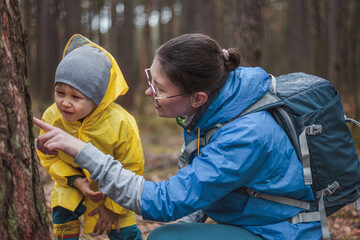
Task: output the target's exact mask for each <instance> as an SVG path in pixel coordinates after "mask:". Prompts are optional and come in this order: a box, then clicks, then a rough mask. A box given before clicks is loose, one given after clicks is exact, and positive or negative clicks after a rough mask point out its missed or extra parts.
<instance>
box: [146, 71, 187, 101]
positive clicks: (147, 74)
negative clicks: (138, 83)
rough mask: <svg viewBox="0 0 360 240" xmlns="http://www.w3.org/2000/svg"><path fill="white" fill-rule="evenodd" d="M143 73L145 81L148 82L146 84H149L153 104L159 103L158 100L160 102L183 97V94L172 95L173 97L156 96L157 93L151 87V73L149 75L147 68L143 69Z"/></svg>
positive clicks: (152, 86)
mask: <svg viewBox="0 0 360 240" xmlns="http://www.w3.org/2000/svg"><path fill="white" fill-rule="evenodd" d="M145 73H146V77H147V80H148V84H149V87H150V89H151V91H152V96H153V99H154V102H155V103H156V104H158V103H159V100H162V99H167V98H174V97H178V96H183V95H184V94H177V95H173V96H167V97H159V96H158V95H157V92H156V89H155V87H154V85H152V77H151V73H150V68H147V69H145Z"/></svg>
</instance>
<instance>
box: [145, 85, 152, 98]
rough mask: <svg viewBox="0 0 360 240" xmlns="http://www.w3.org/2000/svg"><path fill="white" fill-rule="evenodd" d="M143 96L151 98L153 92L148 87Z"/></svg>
mask: <svg viewBox="0 0 360 240" xmlns="http://www.w3.org/2000/svg"><path fill="white" fill-rule="evenodd" d="M145 95H146V96H148V97H152V95H153V92H152V90H151V87H150V86H149V87H148V88H147V89H146V90H145Z"/></svg>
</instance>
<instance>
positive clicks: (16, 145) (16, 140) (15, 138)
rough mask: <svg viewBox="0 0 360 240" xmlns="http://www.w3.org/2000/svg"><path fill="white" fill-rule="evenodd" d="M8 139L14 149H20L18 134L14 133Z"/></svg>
mask: <svg viewBox="0 0 360 240" xmlns="http://www.w3.org/2000/svg"><path fill="white" fill-rule="evenodd" d="M10 141H11V146H12V147H13V148H14V149H20V147H21V144H20V137H19V135H18V134H15V135H14V136H12V138H11V140H10Z"/></svg>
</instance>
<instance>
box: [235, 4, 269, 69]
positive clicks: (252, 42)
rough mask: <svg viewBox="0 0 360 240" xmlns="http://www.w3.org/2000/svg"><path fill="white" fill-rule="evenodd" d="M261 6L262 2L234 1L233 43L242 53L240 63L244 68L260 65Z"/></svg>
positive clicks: (262, 33) (262, 31)
mask: <svg viewBox="0 0 360 240" xmlns="http://www.w3.org/2000/svg"><path fill="white" fill-rule="evenodd" d="M263 6H264V1H263V0H243V1H237V0H234V9H235V12H236V13H235V14H234V17H233V18H234V19H233V21H234V22H233V24H234V41H235V46H236V47H237V48H238V49H240V51H241V52H242V56H241V63H242V65H244V66H259V65H260V61H261V57H262V43H263V38H264V28H263V20H262V8H263Z"/></svg>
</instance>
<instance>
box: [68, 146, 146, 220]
mask: <svg viewBox="0 0 360 240" xmlns="http://www.w3.org/2000/svg"><path fill="white" fill-rule="evenodd" d="M74 162H75V163H76V164H78V165H79V166H80V167H82V168H85V169H86V170H88V171H89V173H90V174H91V179H92V180H93V181H96V182H98V187H99V190H100V191H101V192H102V193H104V194H105V195H106V196H108V197H109V198H110V199H112V200H113V201H114V202H116V203H117V204H119V205H120V206H122V207H124V208H127V209H129V210H132V211H134V212H135V213H136V214H140V215H141V194H142V190H143V186H144V181H145V180H144V177H143V176H139V175H136V174H135V173H133V172H132V171H130V170H127V169H125V168H124V167H123V165H122V164H121V163H120V162H119V161H116V160H114V158H113V157H112V156H111V155H106V154H104V153H103V152H101V151H100V150H99V149H97V148H96V147H94V146H93V145H92V144H91V143H88V144H86V146H85V147H84V148H83V149H82V150H81V151H80V152H79V154H78V155H77V156H76V158H75V160H74Z"/></svg>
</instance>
